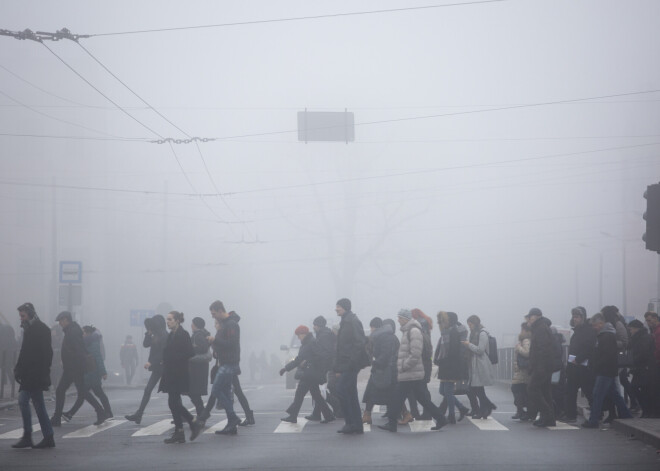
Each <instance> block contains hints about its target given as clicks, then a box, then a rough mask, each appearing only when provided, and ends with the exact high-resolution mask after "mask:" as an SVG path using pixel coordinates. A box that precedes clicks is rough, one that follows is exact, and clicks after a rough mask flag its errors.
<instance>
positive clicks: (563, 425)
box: [546, 422, 579, 430]
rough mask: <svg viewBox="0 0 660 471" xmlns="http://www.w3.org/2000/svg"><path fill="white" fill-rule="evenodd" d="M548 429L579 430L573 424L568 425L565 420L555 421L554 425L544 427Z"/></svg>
mask: <svg viewBox="0 0 660 471" xmlns="http://www.w3.org/2000/svg"><path fill="white" fill-rule="evenodd" d="M546 428H547V429H548V430H579V429H578V427H575V426H574V425H569V424H567V423H565V422H557V425H556V426H555V427H546Z"/></svg>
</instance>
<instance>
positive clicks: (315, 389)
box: [280, 325, 335, 424]
mask: <svg viewBox="0 0 660 471" xmlns="http://www.w3.org/2000/svg"><path fill="white" fill-rule="evenodd" d="M295 334H296V336H297V337H298V338H299V339H300V350H299V352H298V356H297V357H296V358H295V360H293V361H290V362H289V363H287V364H286V365H285V366H284V368H282V369H281V370H280V376H282V375H283V374H284V373H286V372H287V371H291V370H293V369H294V368H298V369H297V371H296V376H295V378H296V379H297V380H298V387H297V388H296V394H295V396H294V398H293V403H292V404H291V405H290V406H289V408H288V409H287V410H286V412H287V414H289V415H287V416H286V417H284V418H282V421H283V422H290V423H292V424H295V423H296V422H298V412H300V408H301V407H302V403H303V400H304V399H305V395H306V394H307V391H309V393H310V394H311V395H312V399H313V400H314V402H315V404H316V405H317V406H318V407H319V408H320V410H321V414H322V415H323V420H322V421H321V423H322V424H327V423H329V422H332V421H333V420H335V416H334V414H333V413H332V410H331V409H330V407H329V406H328V403H327V402H325V399H323V396H322V395H321V391H320V390H319V385H320V384H323V383H325V381H326V371H327V368H326V367H325V363H326V361H325V360H324V355H323V352H322V349H321V348H320V347H319V344H318V343H317V341H316V339H315V338H314V335H312V334H310V333H309V328H308V327H307V326H304V325H301V326H298V328H297V329H296V330H295Z"/></svg>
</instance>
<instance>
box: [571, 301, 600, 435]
mask: <svg viewBox="0 0 660 471" xmlns="http://www.w3.org/2000/svg"><path fill="white" fill-rule="evenodd" d="M571 327H573V335H571V340H570V342H569V344H568V361H567V362H566V404H565V413H566V416H565V417H564V422H568V423H573V422H576V421H577V394H578V390H581V391H582V394H584V395H585V396H586V398H587V401H588V402H589V407H591V404H592V402H593V395H592V393H593V390H594V380H595V378H594V375H593V370H592V368H591V365H590V364H589V363H590V362H591V359H592V357H593V354H594V349H595V348H596V332H595V331H594V329H593V328H592V327H591V325H590V324H589V322H588V319H587V311H586V309H585V308H583V307H582V306H578V307H574V308H573V309H571Z"/></svg>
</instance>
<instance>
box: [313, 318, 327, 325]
mask: <svg viewBox="0 0 660 471" xmlns="http://www.w3.org/2000/svg"><path fill="white" fill-rule="evenodd" d="M327 323H328V321H326V320H325V317H323V316H319V317H317V318H316V319H314V323H313V325H316V326H319V327H325V326H326V324H327Z"/></svg>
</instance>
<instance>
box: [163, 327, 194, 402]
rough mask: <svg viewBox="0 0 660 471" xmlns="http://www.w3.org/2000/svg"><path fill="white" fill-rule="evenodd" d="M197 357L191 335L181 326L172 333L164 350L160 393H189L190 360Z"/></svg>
mask: <svg viewBox="0 0 660 471" xmlns="http://www.w3.org/2000/svg"><path fill="white" fill-rule="evenodd" d="M194 355H195V350H193V346H192V341H191V340H190V334H188V332H187V331H186V330H185V329H184V328H183V326H182V325H180V326H179V327H178V328H177V329H176V330H173V331H171V332H170V334H169V335H168V337H167V343H166V344H165V350H163V376H162V377H161V378H160V386H159V387H158V391H159V392H160V391H162V392H166V393H181V394H182V393H187V392H188V389H189V385H190V377H189V373H188V360H190V358H192V357H193V356H194Z"/></svg>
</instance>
